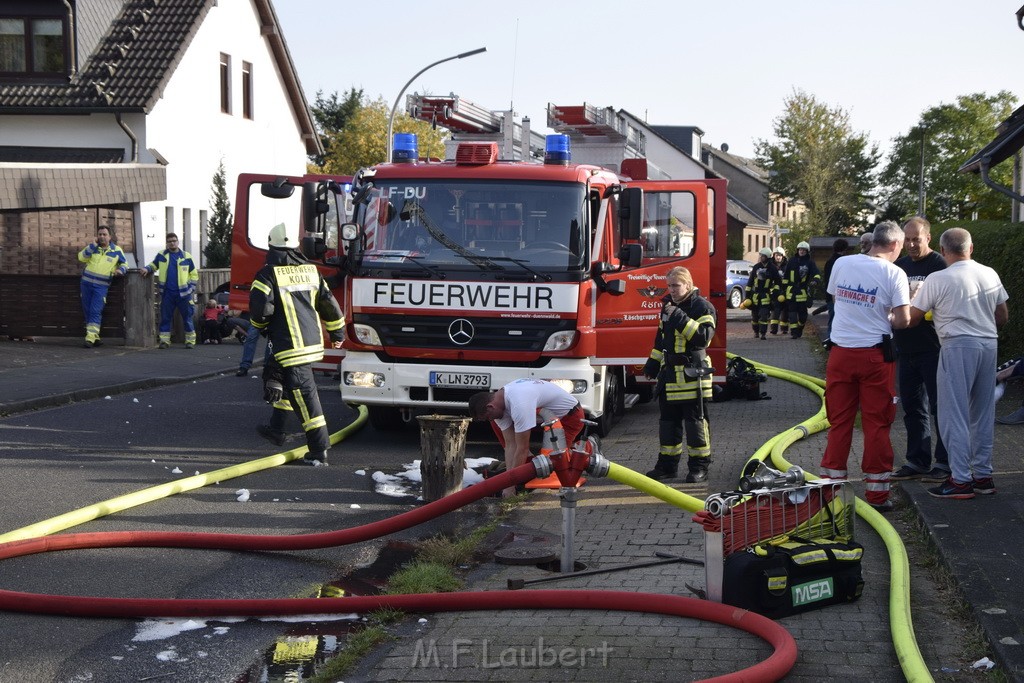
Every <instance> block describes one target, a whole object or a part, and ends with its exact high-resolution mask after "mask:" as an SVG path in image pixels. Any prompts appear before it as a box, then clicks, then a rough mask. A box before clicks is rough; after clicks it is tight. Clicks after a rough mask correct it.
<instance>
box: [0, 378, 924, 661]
mask: <svg viewBox="0 0 1024 683" xmlns="http://www.w3.org/2000/svg"><path fill="white" fill-rule="evenodd" d="M756 365H757V368H758V369H759V370H762V371H764V372H765V373H766V374H768V375H770V376H773V377H777V378H780V379H784V380H786V381H790V382H794V383H796V384H800V385H802V386H804V387H806V388H808V389H809V390H811V391H814V392H815V393H817V394H818V395H819V396H822V397H823V396H824V389H823V387H824V382H823V381H822V380H820V379H818V378H814V377H811V376H808V375H804V374H802V373H795V372H789V371H785V370H781V369H778V368H773V367H771V366H766V365H760V364H756ZM359 410H360V414H359V417H358V418H357V420H356V421H355V422H353V423H352V424H351V425H349V426H348V427H346V428H345V429H343V430H341V431H339V432H337V433H335V434H333V435H332V436H331V442H332V444H333V443H337V442H338V441H340V440H341V439H343V438H345V436H347V435H349V434H351V433H352V432H354V431H355V430H357V429H359V428H361V427H362V425H363V424H364V423H365V421H366V409H365V408H364V407H360V409H359ZM824 412H825V409H824V405H823V406H822V409H821V410H820V411H819V412H818V413H817V414H816V415H814V416H812V417H811V418H809V419H807V420H805V421H804V422H802V423H800V424H799V425H797V426H796V427H793V428H791V429H790V430H787V431H786V432H782V433H781V434H778V435H776V436H774V437H772V438H771V439H769V440H768V441H767V442H765V444H763V445H762V446H761V447H760V448H759V449H758V450H757V451H756V452H755V453H754V455H753V456H752V458H751V459H752V460H754V459H757V460H769V461H770V462H772V464H774V465H775V466H776V467H778V468H779V469H788V467H789V464H788V463H787V462H786V461H785V460H784V458H783V457H782V454H783V452H784V451H785V450H786V448H788V447H789V446H790V445H791V444H792V443H794V442H796V441H798V440H799V439H802V438H804V437H806V436H809V435H810V434H814V433H817V432H819V431H822V430H824V429H827V428H828V421H827V419H826V418H825V416H824ZM304 450H305V449H304V448H302V447H300V448H296V449H293V450H291V451H287V452H284V453H281V454H277V455H273V456H269V457H267V458H261V459H258V460H254V461H251V462H249V463H243V464H240V465H235V466H232V467H228V468H223V469H221V470H216V471H214V472H210V473H207V474H204V475H196V476H194V477H188V478H185V479H181V480H178V481H175V482H168V483H166V484H162V485H159V486H155V487H151V488H148V489H144V490H142V491H138V492H135V493H132V494H128V495H125V496H121V497H119V498H115V499H111V500H109V501H105V502H103V503H98V504H96V505H92V506H88V507H85V508H81V509H79V510H75V511H72V512H69V513H66V514H64V515H60V516H58V517H54V518H52V519H50V520H45V521H43V522H39V523H37V524H33V525H30V526H27V527H23V528H21V529H17V530H15V531H11V532H9V533H6V534H3V535H0V543H3V544H4V545H0V560H3V559H8V558H13V557H19V556H24V555H30V554H35V553H43V552H51V551H56V550H70V549H82V548H109V547H177V548H206V549H223V550H303V549H313V548H323V547H331V546H337V545H344V544H348V543H356V542H360V541H364V540H369V539H373V538H378V537H380V536H383V535H386V534H389V533H394V532H395V531H399V530H402V529H406V528H409V527H411V526H415V525H417V524H420V523H422V522H425V521H427V520H429V519H433V518H434V517H436V516H439V515H441V514H445V513H447V512H450V511H452V510H454V509H456V508H458V507H461V506H463V505H465V504H467V503H469V502H472V501H475V500H479V499H481V498H483V497H486V496H489V495H491V494H492V493H495V492H497V491H500V490H501V489H503V488H506V487H508V486H514V485H516V484H521V483H525V482H527V481H529V480H530V479H532V478H533V477H534V475H535V471H534V469H533V466H532V465H530V464H527V465H523V466H521V467H518V468H515V469H514V470H511V471H509V472H505V473H503V474H501V475H498V476H495V477H491V478H489V479H487V480H485V481H484V482H482V483H480V484H477V485H474V486H472V487H470V488H467V489H464V490H462V491H460V492H457V493H455V494H453V495H451V496H447V497H445V498H443V499H441V500H438V501H435V502H434V503H430V504H428V505H425V506H423V507H421V508H418V509H416V510H412V511H410V512H406V513H403V514H400V515H397V516H395V517H392V518H389V519H387V520H382V521H380V522H375V523H372V524H367V525H364V526H362V527H356V528H353V529H345V530H339V531H333V532H325V533H319V534H302V535H295V536H251V535H245V534H203V533H176V532H109V533H89V534H69V535H63V536H49V535H50V534H53V533H55V532H57V531H62V530H64V529H67V528H70V527H72V526H76V525H78V524H82V523H85V522H88V521H91V520H94V519H97V518H99V517H101V516H103V515H105V514H110V513H111V512H117V511H121V510H124V509H127V508H130V507H134V506H136V505H141V504H143V503H148V502H152V501H154V500H158V499H160V498H164V497H166V496H169V495H174V494H176V493H181V492H184V491H189V490H193V489H197V488H200V487H202V486H206V485H208V484H211V483H216V482H219V481H224V480H227V479H231V478H233V477H238V476H242V475H244V474H249V473H252V472H256V471H259V470H262V469H266V468H269V467H275V466H277V465H281V464H284V463H286V462H289V461H290V460H294V459H297V458H299V457H301V456H302V454H303V452H304ZM608 476H609V478H611V479H614V480H616V481H618V482H620V483H623V484H627V485H629V486H632V487H634V488H637V489H638V490H641V491H643V492H645V493H647V494H649V495H651V496H654V497H655V498H658V499H660V500H663V501H665V502H667V503H669V504H671V505H674V506H676V507H680V508H682V509H685V510H688V511H690V512H696V511H698V510H700V509H701V508H702V507H703V505H704V503H703V501H701V500H699V499H697V498H694V497H692V496H689V495H687V494H685V493H682V492H680V491H677V490H675V489H673V488H671V487H668V486H666V485H664V484H662V483H660V482H656V481H654V480H652V479H649V478H647V477H645V476H643V475H641V474H639V473H637V472H634V471H632V470H630V469H628V468H626V467H622V466H620V465H617V464H615V463H610V466H609V471H608ZM856 507H857V511H858V513H859V514H860V516H861V517H862V518H863V519H864V520H865V521H867V522H868V524H869V525H871V526H872V527H873V528H874V529H875V530H876V531H877V532H878V533H879V535H880V536H881V537H882V539H883V541H884V542H885V544H886V547H887V549H888V552H889V557H890V565H891V570H890V574H891V592H890V602H889V605H890V606H889V614H890V622H891V627H892V633H893V643H894V646H895V648H896V653H897V657H898V658H899V661H900V665H901V667H902V669H903V672H904V675H905V676H906V677H907V680H909V681H929V680H932V679H931V675H930V673H929V672H928V669H927V666H926V665H925V664H924V662H923V659H922V658H921V654H920V650H919V649H918V647H917V642H916V639H915V637H914V631H913V625H912V620H911V614H910V607H909V605H910V595H909V563H908V561H907V556H906V549H905V548H904V547H903V545H902V541H901V540H900V539H899V536H898V534H896V532H895V530H894V529H893V528H892V526H891V525H889V523H888V522H887V521H886V520H885V519H884V517H882V515H880V514H879V513H878V512H876V511H875V510H873V509H871V508H869V507H868V506H867V505H865V504H859V505H857V506H856ZM505 594H509V595H505ZM482 596H488V597H487V599H486V600H483V599H482ZM534 599H536V600H537V601H538V602H537V603H534V602H532V601H533V600H534ZM325 600H326V603H325ZM341 600H343V605H334V604H333V601H332V599H325V598H308V599H273V600H167V599H146V598H93V597H85V596H52V595H42V594H33V593H21V592H14V591H3V590H0V609H9V610H15V611H28V612H39V613H47V614H66V615H75V616H105V617H122V618H123V617H142V616H155V615H160V616H176V615H189V616H199V615H205V616H216V615H226V614H232V615H236V616H239V615H241V616H246V615H265V614H316V613H326V612H336V611H347V612H352V611H356V612H361V611H364V607H365V610H366V611H369V610H373V609H377V608H379V607H382V606H391V607H394V608H397V609H409V610H424V611H456V610H469V609H505V608H519V609H524V608H541V607H544V608H562V609H602V610H604V609H613V610H615V609H621V610H628V611H639V612H651V613H659V614H668V615H675V616H682V617H691V618H700V619H707V620H710V621H715V622H717V623H721V624H725V625H729V626H733V627H736V628H741V629H743V630H746V631H748V632H750V633H752V634H754V635H757V636H759V637H761V638H763V639H765V640H766V641H768V642H769V643H770V644H771V645H772V646H773V647H774V648H775V652H774V653H773V654H772V656H771V657H769V658H768V659H767V660H765V661H763V662H760V663H758V664H756V665H754V666H753V667H750V668H748V669H744V670H743V671H740V672H735V673H734V674H730V675H728V676H724V677H721V678H716V679H713V680H750V679H747V678H746V676H747V675H753V676H754V679H755V680H777V679H778V678H781V677H782V676H784V675H785V674H786V673H788V671H789V670H790V669H791V668H792V666H793V664H794V663H795V661H796V643H795V641H793V639H792V636H791V635H790V634H789V633H788V632H787V631H786V630H785V629H784V628H782V627H781V626H779V625H778V624H776V623H775V622H773V621H771V620H770V619H767V618H765V617H761V616H760V615H757V614H754V613H752V612H747V611H746V610H741V609H738V608H734V607H730V606H728V605H722V604H719V603H714V602H708V601H700V600H694V599H692V598H685V597H679V596H665V595H651V594H644V593H618V592H609V591H497V592H490V591H488V592H486V593H458V594H452V593H449V594H441V595H433V596H426V595H412V596H376V597H372V598H351V597H349V598H344V599H341ZM364 601H365V602H366V605H365V606H364V605H363V602H364ZM691 603H694V604H691ZM616 605H617V606H616ZM154 610H155V611H154ZM265 610H268V611H265Z"/></svg>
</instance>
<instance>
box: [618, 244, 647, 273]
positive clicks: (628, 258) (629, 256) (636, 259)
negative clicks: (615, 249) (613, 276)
mask: <svg viewBox="0 0 1024 683" xmlns="http://www.w3.org/2000/svg"><path fill="white" fill-rule="evenodd" d="M619 260H620V261H621V262H622V265H624V266H629V267H630V268H639V267H640V264H641V263H643V260H644V248H643V246H641V245H639V244H623V245H622V248H620V249H619Z"/></svg>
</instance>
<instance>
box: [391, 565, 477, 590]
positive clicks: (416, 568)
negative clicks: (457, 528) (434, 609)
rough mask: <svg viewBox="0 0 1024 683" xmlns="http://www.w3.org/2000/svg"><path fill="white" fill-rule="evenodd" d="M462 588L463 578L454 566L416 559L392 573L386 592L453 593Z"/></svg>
mask: <svg viewBox="0 0 1024 683" xmlns="http://www.w3.org/2000/svg"><path fill="white" fill-rule="evenodd" d="M460 588H462V580H461V579H459V578H458V577H457V576H455V572H454V571H453V570H452V567H450V566H447V565H443V564H438V563H437V562H425V561H423V560H416V561H414V562H410V563H409V564H407V565H405V566H404V567H402V568H401V569H399V570H398V571H397V572H395V573H394V574H392V575H391V578H390V579H388V585H387V588H386V589H385V591H384V592H385V593H386V594H388V595H408V594H410V593H451V592H452V591H457V590H459V589H460Z"/></svg>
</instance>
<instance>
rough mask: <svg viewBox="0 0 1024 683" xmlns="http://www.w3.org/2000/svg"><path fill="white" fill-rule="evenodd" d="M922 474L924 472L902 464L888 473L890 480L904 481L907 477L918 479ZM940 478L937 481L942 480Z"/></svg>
mask: <svg viewBox="0 0 1024 683" xmlns="http://www.w3.org/2000/svg"><path fill="white" fill-rule="evenodd" d="M924 474H925V473H924V472H919V471H917V470H915V469H914V468H913V467H911V466H910V465H904V466H903V467H901V468H899V469H898V470H896V471H895V472H893V473H892V474H890V475H889V479H890V480H892V481H906V480H907V479H920V478H921V477H923V476H924ZM945 478H946V477H945V476H943V477H942V479H945ZM942 479H940V480H939V481H942Z"/></svg>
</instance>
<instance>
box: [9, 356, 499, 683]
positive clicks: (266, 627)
mask: <svg viewBox="0 0 1024 683" xmlns="http://www.w3.org/2000/svg"><path fill="white" fill-rule="evenodd" d="M336 386H337V385H336V382H333V381H330V380H328V379H326V378H324V380H323V381H322V383H321V398H322V400H323V402H324V404H325V409H326V413H327V415H328V416H330V419H331V420H332V423H331V424H330V425H329V427H330V429H331V431H332V432H333V431H336V430H337V429H340V428H341V427H342V426H344V424H345V423H347V421H349V420H351V419H353V418H354V413H353V411H352V410H351V409H350V408H348V407H347V406H345V405H344V404H343V403H342V402H341V399H340V396H339V395H338V392H337V388H336ZM260 394H261V384H260V382H259V381H258V380H256V379H243V378H236V377H234V376H220V377H217V378H213V379H209V380H204V381H199V382H189V383H185V384H179V385H174V386H169V387H164V388H159V389H153V390H148V391H139V392H134V393H127V394H121V395H116V396H112V397H110V398H109V399H102V398H101V399H97V400H93V401H86V402H81V403H76V404H72V405H70V406H66V407H61V408H54V409H49V410H43V411H37V412H31V413H23V414H20V415H16V416H14V417H10V418H5V419H2V420H0V442H2V443H3V444H4V449H5V451H6V452H5V454H4V457H3V484H2V490H3V505H2V507H0V529H2V530H3V532H6V531H10V530H13V529H18V528H21V527H23V526H26V525H29V524H32V523H35V522H38V521H41V520H45V519H49V518H51V517H54V516H56V515H59V514H63V513H65V512H68V511H71V510H75V509H78V508H81V507H84V506H88V505H91V504H93V503H97V502H99V501H104V500H107V499H110V498H113V497H116V496H120V495H124V494H127V493H131V492H134V491H138V490H141V489H144V488H147V487H150V486H155V485H158V484H163V483H165V482H167V481H172V480H174V479H176V478H183V477H188V476H191V475H193V474H195V473H196V472H209V471H212V470H215V469H219V468H223V467H227V466H230V465H233V464H237V463H240V462H245V461H249V460H252V459H255V458H258V457H262V456H265V455H271V454H273V453H276V452H278V451H280V450H282V449H280V448H277V447H275V446H273V445H272V444H269V443H267V442H266V441H264V440H263V439H261V438H260V437H259V436H258V435H257V434H256V432H255V430H254V426H255V424H257V423H258V422H259V421H260V420H265V419H266V417H267V416H268V414H269V411H270V409H269V407H268V406H266V404H264V403H263V402H262V400H261V397H260ZM339 416H340V417H339ZM342 420H344V421H345V422H342ZM293 425H294V427H295V430H296V437H295V438H294V440H292V441H290V442H289V444H288V445H287V446H286V448H292V447H294V446H296V445H298V444H300V443H301V437H299V436H298V424H297V421H295V422H294V423H293ZM483 443H484V442H481V444H480V447H483ZM418 457H419V434H418V431H416V430H415V429H409V430H408V431H405V432H400V433H389V434H387V435H382V434H379V433H377V432H376V431H375V430H374V429H373V428H372V427H370V426H366V427H365V428H364V429H363V430H361V431H360V432H358V433H356V434H355V435H354V436H352V437H351V438H350V439H348V440H346V441H343V442H342V443H341V444H338V445H336V446H335V447H334V448H333V449H332V453H331V460H332V466H331V467H327V468H311V467H304V466H302V465H299V464H294V463H290V464H287V465H284V466H281V467H277V468H273V469H271V470H265V471H262V472H258V473H255V474H251V475H247V476H245V477H243V478H240V479H237V480H231V481H224V482H221V483H220V484H219V485H215V486H209V487H206V488H202V489H198V490H196V491H191V492H186V493H183V494H180V495H177V496H172V497H169V498H166V499H163V500H160V501H157V502H154V503H151V504H147V505H144V506H140V507H136V508H132V509H129V510H126V511H124V512H120V513H116V514H113V515H110V516H108V517H104V518H102V519H99V520H96V521H93V522H89V523H87V524H84V525H81V526H79V527H76V528H75V529H73V530H72V531H74V532H92V531H119V530H141V531H145V530H163V531H210V532H231V533H244V534H285V535H292V534H301V533H311V532H322V531H331V530H336V529H342V528H349V527H355V526H359V525H362V524H366V523H369V522H373V521H377V520H380V519H383V518H386V517H391V516H393V515H395V514H398V513H400V512H403V511H405V510H407V509H411V508H412V507H414V506H415V505H416V503H415V502H414V500H413V499H412V498H394V497H388V496H382V495H380V494H378V493H374V492H373V490H372V488H373V483H372V480H371V476H370V475H371V474H372V473H373V472H374V471H375V470H382V471H384V472H387V473H392V474H393V473H396V472H400V471H402V470H403V469H404V468H403V465H404V464H405V463H409V462H411V461H412V460H413V459H415V458H418ZM360 469H363V470H365V472H366V474H365V475H359V474H356V472H357V470H360ZM175 470H180V473H179V472H175ZM241 488H245V489H248V490H249V492H250V500H249V501H248V502H244V503H243V502H238V501H237V500H236V491H237V490H239V489H241ZM484 509H485V508H483V507H482V504H481V507H480V508H476V509H472V508H471V509H464V510H463V511H459V512H456V513H452V514H451V515H447V516H446V517H445V518H442V519H441V520H439V521H438V522H437V523H436V524H427V525H421V526H419V527H416V528H414V529H410V530H408V531H407V532H403V533H402V534H398V535H393V536H389V537H388V538H387V539H386V540H394V539H395V538H406V537H408V538H412V537H417V538H418V537H423V536H428V535H431V534H432V533H436V532H437V531H438V530H440V529H448V528H453V527H454V526H455V525H458V524H459V523H460V521H464V520H466V519H468V518H470V517H472V516H473V515H479V514H481V513H482V511H483V510H484ZM449 525H451V527H450V526H449ZM383 543H384V540H376V541H370V542H366V543H361V544H357V545H354V546H347V547H340V548H328V549H324V550H314V551H302V552H294V553H228V552H220V551H198V550H195V551H193V550H160V549H109V550H84V551H70V552H60V553H47V554H45V555H39V556H29V557H24V558H18V559H15V560H8V561H5V562H3V563H0V583H2V584H3V585H4V587H5V588H8V589H11V590H25V591H33V592H43V593H58V594H66V595H73V594H80V595H111V596H141V597H196V598H218V597H259V598H268V597H308V596H311V595H315V594H316V591H317V589H318V588H319V587H320V586H321V585H323V584H324V583H327V582H330V581H334V580H336V579H338V578H339V577H342V576H343V575H345V574H347V573H348V572H349V571H350V570H351V569H352V568H353V567H356V566H359V565H364V564H367V563H369V562H371V561H373V560H374V558H376V557H377V555H378V551H379V549H380V547H381V545H382V544H383ZM226 626H227V630H226V632H225V633H223V634H222V635H217V636H216V637H215V639H214V640H213V641H211V636H210V629H203V630H201V631H198V632H196V633H194V634H193V633H189V632H186V633H182V634H180V635H177V636H175V637H174V638H173V639H164V640H154V641H146V642H136V641H133V639H134V638H135V637H136V636H137V635H138V631H139V628H140V625H139V623H138V622H136V621H134V620H116V619H73V618H65V617H59V618H58V617H47V616H36V615H21V614H12V613H5V614H4V616H3V621H2V625H0V633H2V635H3V637H2V638H0V681H2V682H3V683H7V682H8V681H11V682H14V681H17V682H19V683H30V682H33V681H47V682H49V681H84V680H91V681H124V680H132V681H134V680H146V679H148V677H153V676H160V675H161V674H164V675H171V673H170V672H173V678H174V680H192V681H230V680H240V679H239V678H238V677H239V676H240V675H241V674H242V673H243V672H245V671H247V670H249V669H252V668H253V667H254V666H255V667H257V669H258V665H259V662H261V661H262V660H263V658H264V653H265V652H266V651H267V650H268V648H270V647H272V646H273V644H274V641H275V638H277V637H278V636H279V635H281V634H282V633H283V632H285V631H286V629H287V627H286V626H284V625H282V624H281V623H279V622H260V621H255V620H250V621H246V622H244V623H238V624H228V625H226ZM154 680H160V679H159V678H156V679H154ZM167 680H171V679H167Z"/></svg>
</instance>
